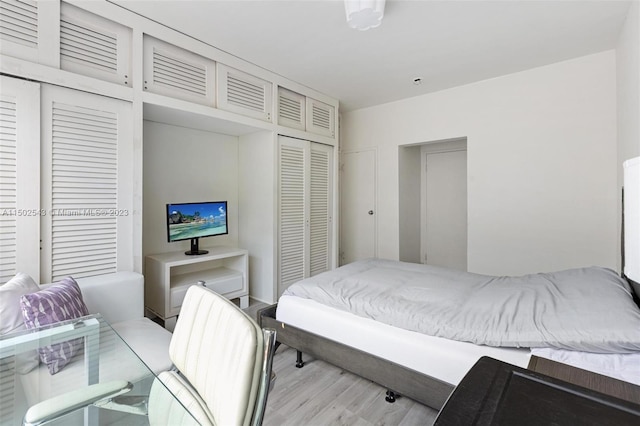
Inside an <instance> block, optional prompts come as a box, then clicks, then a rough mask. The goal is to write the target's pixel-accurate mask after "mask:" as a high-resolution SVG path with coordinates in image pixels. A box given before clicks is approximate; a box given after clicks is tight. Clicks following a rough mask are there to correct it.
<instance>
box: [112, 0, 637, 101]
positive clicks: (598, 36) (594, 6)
mask: <svg viewBox="0 0 640 426" xmlns="http://www.w3.org/2000/svg"><path fill="white" fill-rule="evenodd" d="M112 1H113V2H114V3H116V4H119V5H121V6H123V7H126V8H128V9H130V10H132V11H134V12H137V13H140V14H142V15H144V16H147V17H149V18H151V19H153V20H155V21H157V22H160V23H162V24H164V25H166V26H168V27H171V28H173V29H175V30H178V31H180V32H183V33H186V34H189V35H191V36H193V37H195V38H197V39H199V40H201V41H203V42H205V43H208V44H210V45H213V46H215V47H217V48H218V49H221V50H224V51H226V52H228V53H230V54H233V55H235V56H238V57H240V58H242V59H244V60H247V61H249V62H252V63H254V64H256V65H259V66H261V67H263V68H266V69H268V70H270V71H272V72H275V73H278V74H280V75H282V76H284V77H286V78H288V79H290V80H294V81H296V82H298V83H300V84H304V85H306V86H308V87H311V88H313V89H315V90H318V91H320V92H322V93H325V94H327V95H329V96H332V97H335V98H337V99H339V100H340V108H341V109H342V110H353V109H358V108H363V107H367V106H372V105H377V104H381V103H386V102H391V101H394V100H398V99H403V98H407V97H412V96H417V95H421V94H424V93H429V92H434V91H438V90H443V89H446V88H450V87H454V86H459V85H463V84H468V83H472V82H475V81H480V80H484V79H488V78H493V77H497V76H500V75H505V74H509V73H513V72H517V71H521V70H525V69H529V68H532V67H537V66H541V65H546V64H550V63H554V62H559V61H562V60H565V59H570V58H575V57H579V56H584V55H588V54H591V53H595V52H600V51H603V50H608V49H612V48H615V45H616V40H617V38H618V34H619V32H620V28H621V26H622V25H623V23H624V20H625V17H626V13H627V10H628V7H629V2H628V1H612V0H604V1H593V0H590V1H581V0H561V1H549V0H531V1H519V0H509V1H505V0H503V1H484V0H471V1H453V0H447V1H432V0H422V1H416V0H414V1H408V0H387V4H386V8H385V16H384V19H383V21H382V25H381V26H380V27H378V28H375V29H371V30H368V31H357V30H353V29H351V28H349V27H348V26H347V24H346V21H345V12H344V4H343V2H342V1H339V0H295V1H294V0H288V1H282V0H280V1H276V0H259V1H244V0H235V1H223V0H208V1H204V0H181V1H175V0H112ZM417 77H419V78H422V81H423V83H422V84H421V85H419V86H417V85H414V84H413V79H414V78H417Z"/></svg>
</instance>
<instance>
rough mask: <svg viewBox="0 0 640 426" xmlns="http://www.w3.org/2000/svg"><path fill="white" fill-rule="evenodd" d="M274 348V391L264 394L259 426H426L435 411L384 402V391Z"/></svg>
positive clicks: (414, 404)
mask: <svg viewBox="0 0 640 426" xmlns="http://www.w3.org/2000/svg"><path fill="white" fill-rule="evenodd" d="M295 359H296V351H295V350H294V349H292V348H289V347H287V346H284V345H282V346H280V348H278V350H277V352H276V355H275V357H274V361H273V371H274V372H275V373H276V381H275V386H274V388H273V389H272V390H271V393H270V394H269V399H268V401H267V410H266V413H265V418H264V423H263V424H264V426H280V425H282V426H284V425H296V426H299V425H308V426H316V425H317V426H324V425H349V426H351V425H354V426H366V425H399V426H400V425H402V426H409V425H430V424H432V423H433V421H434V420H435V417H436V415H437V411H436V410H433V409H431V408H429V407H426V406H424V405H421V404H419V403H417V402H415V401H413V400H411V399H409V398H402V397H400V398H398V399H397V400H396V402H394V403H388V402H386V401H385V400H384V397H385V393H386V389H384V388H382V387H380V386H378V385H377V384H375V383H373V382H371V381H369V380H366V379H363V378H361V377H358V376H356V375H354V374H351V373H349V372H346V371H344V370H342V369H340V368H337V367H335V366H333V365H331V364H328V363H326V362H323V361H320V360H314V359H312V358H310V357H309V356H306V355H305V356H303V359H304V361H305V366H304V367H303V368H296V367H295Z"/></svg>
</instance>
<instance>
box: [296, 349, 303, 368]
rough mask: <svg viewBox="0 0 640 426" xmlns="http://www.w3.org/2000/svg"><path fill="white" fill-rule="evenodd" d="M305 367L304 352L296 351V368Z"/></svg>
mask: <svg viewBox="0 0 640 426" xmlns="http://www.w3.org/2000/svg"><path fill="white" fill-rule="evenodd" d="M302 367H304V362H302V352H300V351H296V368H302Z"/></svg>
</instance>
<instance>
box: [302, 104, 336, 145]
mask: <svg viewBox="0 0 640 426" xmlns="http://www.w3.org/2000/svg"><path fill="white" fill-rule="evenodd" d="M335 116H336V113H335V108H334V107H333V106H331V105H327V104H325V103H324V102H320V101H317V100H315V99H312V98H307V131H308V132H311V133H316V134H318V135H323V136H329V137H331V138H332V137H334V136H335V121H336V118H335Z"/></svg>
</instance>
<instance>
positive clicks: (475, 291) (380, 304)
mask: <svg viewBox="0 0 640 426" xmlns="http://www.w3.org/2000/svg"><path fill="white" fill-rule="evenodd" d="M261 315H262V319H261V321H262V323H263V326H270V327H277V328H278V340H279V341H280V342H282V343H284V344H286V345H288V346H291V347H293V348H295V349H297V350H299V351H300V352H303V353H308V354H309V355H311V356H314V357H316V358H320V359H324V360H326V361H328V362H331V363H333V364H336V365H338V366H341V367H343V368H345V369H347V370H349V371H352V372H354V373H356V374H358V375H361V376H363V377H366V378H368V379H371V380H373V381H375V382H377V383H379V384H380V385H382V386H384V387H387V388H388V389H389V390H390V391H393V392H397V393H399V394H403V395H406V396H408V397H410V398H412V399H414V400H417V401H419V402H421V403H423V404H425V405H429V406H431V407H434V408H440V407H441V406H442V404H443V403H444V401H445V400H446V398H447V397H448V395H449V393H450V392H451V390H453V388H454V387H455V386H456V385H457V384H458V383H459V382H460V380H461V379H462V377H463V376H464V375H465V374H466V372H467V371H468V370H469V369H470V368H471V367H472V366H473V365H474V364H475V363H476V361H478V359H479V358H480V357H482V356H490V357H492V358H495V359H499V360H501V361H505V362H508V363H510V364H513V365H517V366H520V367H523V368H526V367H527V365H528V363H529V358H530V357H531V354H532V351H533V353H537V354H538V355H539V356H545V357H552V356H553V355H554V354H563V356H564V355H566V354H567V353H577V354H580V355H581V356H583V357H585V356H586V357H587V358H588V357H589V354H592V353H598V354H607V355H606V356H605V357H604V359H605V360H608V361H607V362H610V360H612V359H616V361H614V362H613V363H614V365H616V366H620V365H622V364H626V365H628V366H629V367H630V369H629V371H630V372H631V373H632V374H633V373H635V371H636V370H637V367H638V365H640V357H638V356H640V309H639V308H638V306H637V305H636V304H635V302H634V301H633V296H632V293H631V288H630V286H629V285H628V284H627V282H626V281H625V280H624V279H622V278H620V277H619V276H618V275H617V274H616V273H615V272H614V271H612V270H609V269H606V268H599V267H589V268H577V269H571V270H565V271H559V272H555V273H540V274H531V275H526V276H522V277H491V276H484V275H479V274H472V273H467V272H461V271H455V270H451V269H446V268H440V267H434V266H429V265H419V264H412V263H405V262H398V261H391V260H385V259H365V260H361V261H357V262H354V263H351V264H349V265H345V266H343V267H340V268H337V269H335V270H333V271H329V272H325V273H323V274H320V275H317V276H315V277H311V278H308V279H305V280H302V281H300V282H298V283H296V284H294V285H292V286H290V287H289V288H288V289H287V290H286V291H285V293H284V294H283V295H282V297H281V298H280V299H279V301H278V304H277V305H275V306H272V307H270V308H269V309H267V310H265V311H263V312H262V313H261ZM532 348H534V349H532ZM535 351H539V352H535ZM544 351H547V353H546V354H545V352H544ZM549 353H551V355H549ZM600 356H602V355H600ZM633 357H636V358H635V359H634V358H633ZM589 361H590V362H592V363H594V362H595V361H594V360H593V359H589ZM298 362H299V363H300V360H299V361H298ZM582 366H583V367H584V365H582ZM591 369H593V368H591ZM599 372H601V373H603V372H604V373H605V374H606V371H603V370H600V371H599ZM623 379H625V380H628V377H623ZM391 398H393V395H391Z"/></svg>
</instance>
